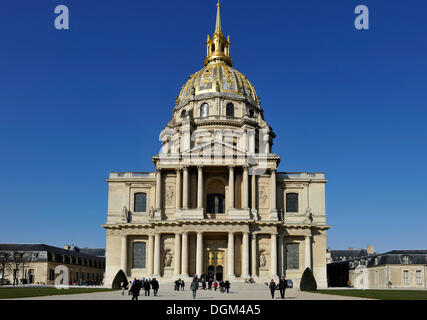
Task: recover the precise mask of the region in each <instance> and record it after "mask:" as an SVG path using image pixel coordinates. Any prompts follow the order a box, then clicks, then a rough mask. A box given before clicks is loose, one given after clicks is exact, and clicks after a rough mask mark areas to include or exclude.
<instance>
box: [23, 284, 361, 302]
mask: <svg viewBox="0 0 427 320" xmlns="http://www.w3.org/2000/svg"><path fill="white" fill-rule="evenodd" d="M150 293H151V295H150V296H149V297H145V296H144V290H141V294H142V295H140V297H139V299H140V300H193V297H192V292H191V291H190V290H189V289H188V288H186V290H185V291H179V292H178V291H174V290H173V287H172V285H170V286H168V285H167V284H160V290H159V294H158V296H157V297H155V296H153V295H152V294H153V292H152V290H151V292H150ZM130 299H131V296H128V295H127V291H126V292H125V295H124V296H122V293H121V291H108V292H96V293H83V294H71V295H58V296H44V297H34V298H21V300H130ZM197 300H272V299H271V295H270V292H269V290H268V288H267V286H266V285H264V284H247V283H232V284H231V290H230V293H228V294H227V293H221V292H219V290H218V291H214V290H213V289H212V290H199V291H198V292H197ZM275 300H277V301H280V300H282V299H280V292H279V291H276V295H275ZM286 300H289V301H290V300H366V299H361V298H355V297H345V296H335V295H328V294H317V293H310V292H302V291H299V290H297V289H287V290H286Z"/></svg>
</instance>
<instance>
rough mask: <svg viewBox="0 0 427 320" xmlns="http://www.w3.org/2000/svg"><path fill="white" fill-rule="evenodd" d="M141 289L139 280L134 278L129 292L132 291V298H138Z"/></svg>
mask: <svg viewBox="0 0 427 320" xmlns="http://www.w3.org/2000/svg"><path fill="white" fill-rule="evenodd" d="M140 291H141V281H139V280H136V281H134V283H133V284H132V287H131V288H130V290H129V292H131V293H132V300H138V297H139V292H140Z"/></svg>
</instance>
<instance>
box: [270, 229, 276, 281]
mask: <svg viewBox="0 0 427 320" xmlns="http://www.w3.org/2000/svg"><path fill="white" fill-rule="evenodd" d="M270 257H271V261H270V271H271V276H272V277H277V235H276V234H275V233H272V234H271V235H270Z"/></svg>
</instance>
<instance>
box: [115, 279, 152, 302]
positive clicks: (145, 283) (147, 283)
mask: <svg viewBox="0 0 427 320" xmlns="http://www.w3.org/2000/svg"><path fill="white" fill-rule="evenodd" d="M121 287H122V295H124V294H125V291H126V290H127V289H128V288H129V287H130V289H129V295H132V300H138V297H139V295H140V292H141V289H144V293H145V296H149V295H150V290H151V289H153V293H154V295H155V296H157V293H158V292H159V287H160V286H159V282H158V281H157V280H156V278H153V279H145V278H142V279H141V280H138V279H136V278H135V279H134V280H133V281H130V282H129V283H127V282H122V283H121Z"/></svg>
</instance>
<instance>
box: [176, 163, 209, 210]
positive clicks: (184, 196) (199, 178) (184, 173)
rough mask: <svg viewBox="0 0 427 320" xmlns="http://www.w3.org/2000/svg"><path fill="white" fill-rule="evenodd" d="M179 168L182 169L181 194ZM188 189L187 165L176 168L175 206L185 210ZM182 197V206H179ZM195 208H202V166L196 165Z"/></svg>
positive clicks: (186, 207)
mask: <svg viewBox="0 0 427 320" xmlns="http://www.w3.org/2000/svg"><path fill="white" fill-rule="evenodd" d="M181 170H182V180H183V181H182V195H181ZM188 190H189V177H188V166H184V167H183V168H182V169H180V168H179V169H176V186H175V194H176V197H175V201H176V202H175V208H176V209H184V210H187V209H188V207H189V205H188ZM181 197H182V207H181ZM197 208H198V209H202V208H203V167H202V166H198V167H197Z"/></svg>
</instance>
